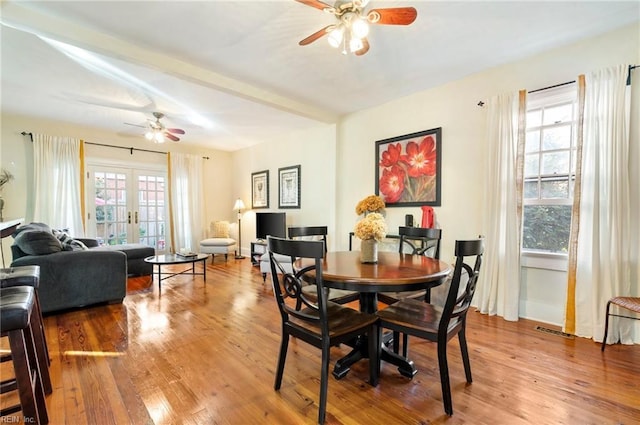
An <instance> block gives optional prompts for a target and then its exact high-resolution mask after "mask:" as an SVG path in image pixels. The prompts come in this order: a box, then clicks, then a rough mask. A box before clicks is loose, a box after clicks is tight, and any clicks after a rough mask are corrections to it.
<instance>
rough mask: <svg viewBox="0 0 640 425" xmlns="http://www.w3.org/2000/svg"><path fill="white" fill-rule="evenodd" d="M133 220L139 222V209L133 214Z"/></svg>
mask: <svg viewBox="0 0 640 425" xmlns="http://www.w3.org/2000/svg"><path fill="white" fill-rule="evenodd" d="M133 220H134V223H135V224H138V211H136V212H135V213H134V215H133Z"/></svg>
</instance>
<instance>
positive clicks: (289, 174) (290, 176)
mask: <svg viewBox="0 0 640 425" xmlns="http://www.w3.org/2000/svg"><path fill="white" fill-rule="evenodd" d="M278 181H279V185H278V188H279V190H278V208H300V166H299V165H294V166H292V167H284V168H278Z"/></svg>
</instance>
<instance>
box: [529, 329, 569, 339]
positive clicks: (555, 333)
mask: <svg viewBox="0 0 640 425" xmlns="http://www.w3.org/2000/svg"><path fill="white" fill-rule="evenodd" d="M535 329H536V330H537V331H540V332H544V333H547V334H551V335H556V336H561V337H563V338H567V339H574V338H575V336H574V335H571V334H568V333H564V332H562V331H557V330H555V329H549V328H545V327H544V326H536V327H535Z"/></svg>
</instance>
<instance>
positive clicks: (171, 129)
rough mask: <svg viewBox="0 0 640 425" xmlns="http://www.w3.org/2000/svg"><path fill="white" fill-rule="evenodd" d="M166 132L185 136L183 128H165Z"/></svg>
mask: <svg viewBox="0 0 640 425" xmlns="http://www.w3.org/2000/svg"><path fill="white" fill-rule="evenodd" d="M165 130H166V131H168V132H169V133H173V134H184V130H183V129H181V128H165Z"/></svg>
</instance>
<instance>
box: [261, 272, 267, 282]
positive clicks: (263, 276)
mask: <svg viewBox="0 0 640 425" xmlns="http://www.w3.org/2000/svg"><path fill="white" fill-rule="evenodd" d="M266 281H267V274H266V273H262V283H265V282H266Z"/></svg>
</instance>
